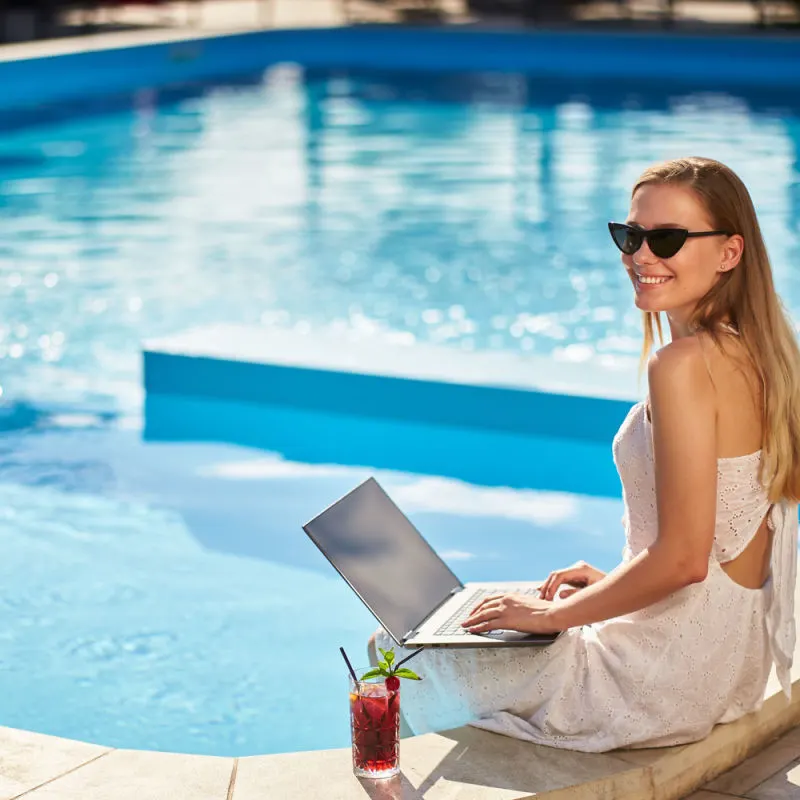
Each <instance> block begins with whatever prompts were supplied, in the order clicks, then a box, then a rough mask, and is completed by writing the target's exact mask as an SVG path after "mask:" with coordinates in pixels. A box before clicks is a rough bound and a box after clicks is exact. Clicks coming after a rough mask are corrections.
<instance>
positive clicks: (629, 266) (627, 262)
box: [622, 254, 633, 272]
mask: <svg viewBox="0 0 800 800" xmlns="http://www.w3.org/2000/svg"><path fill="white" fill-rule="evenodd" d="M622 266H623V267H625V269H626V270H628V272H633V256H626V255H624V254H623V256H622Z"/></svg>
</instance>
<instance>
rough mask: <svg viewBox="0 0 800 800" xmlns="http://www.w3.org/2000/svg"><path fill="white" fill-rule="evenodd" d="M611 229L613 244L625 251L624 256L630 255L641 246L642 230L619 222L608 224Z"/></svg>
mask: <svg viewBox="0 0 800 800" xmlns="http://www.w3.org/2000/svg"><path fill="white" fill-rule="evenodd" d="M608 229H609V230H610V231H611V238H612V239H613V240H614V244H615V245H616V246H617V247H618V248H619V249H620V250H622V252H623V253H625V255H626V256H632V255H633V254H634V253H635V252H636V251H637V250H638V249H639V248H640V247H641V246H642V239H643V236H642V232H641V231H639V230H636V228H631V227H630V226H629V225H622V224H621V223H612V224H611V225H609V226H608Z"/></svg>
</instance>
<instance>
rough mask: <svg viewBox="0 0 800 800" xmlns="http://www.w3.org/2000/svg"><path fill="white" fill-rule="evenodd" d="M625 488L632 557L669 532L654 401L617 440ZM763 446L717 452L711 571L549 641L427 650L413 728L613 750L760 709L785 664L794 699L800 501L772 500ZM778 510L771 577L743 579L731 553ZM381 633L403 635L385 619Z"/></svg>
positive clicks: (677, 737) (405, 704) (657, 741)
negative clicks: (651, 411)
mask: <svg viewBox="0 0 800 800" xmlns="http://www.w3.org/2000/svg"><path fill="white" fill-rule="evenodd" d="M613 449H614V460H615V463H616V465H617V469H618V471H619V474H620V478H621V480H622V485H623V500H624V508H625V513H624V515H623V519H622V521H623V528H624V531H625V547H624V549H623V559H624V560H628V559H631V558H633V557H634V556H635V555H636V554H637V553H640V552H641V551H642V550H643V549H644V548H646V547H648V546H649V545H651V544H652V543H653V542H654V541H655V539H656V537H657V534H658V526H657V514H656V489H655V470H654V462H653V449H652V437H651V431H650V426H649V423H648V422H647V419H646V415H645V411H644V405H643V404H637V405H636V406H634V407H633V408H632V409H631V411H630V413H629V414H628V416H627V418H626V419H625V421H624V422H623V424H622V426H621V427H620V430H619V432H618V433H617V436H616V437H615V439H614V446H613ZM759 463H760V453H753V454H750V455H748V456H743V457H740V458H733V459H720V460H719V462H718V500H717V519H716V530H715V537H714V545H713V549H712V553H711V555H710V558H709V570H708V576H707V577H706V579H705V580H704V581H703V582H702V583H697V584H692V585H691V586H687V587H686V588H684V589H681V590H679V591H676V592H674V593H673V594H671V595H669V596H668V597H666V598H664V599H663V600H660V601H659V602H657V603H655V604H653V605H651V606H648V607H647V608H644V609H642V610H640V611H636V612H634V613H632V614H626V615H624V616H620V617H615V618H613V619H609V620H605V621H603V622H599V623H595V624H593V625H584V626H583V627H580V628H571V629H570V630H568V631H566V632H565V633H564V634H562V636H561V637H559V639H557V640H556V642H555V643H553V644H552V645H550V646H548V647H543V648H538V647H530V648H501V649H488V648H487V649H450V648H439V649H436V648H432V649H426V650H425V651H423V652H422V653H421V654H420V655H418V656H416V658H415V659H414V665H415V666H414V669H415V670H416V671H417V672H419V674H420V675H423V676H424V680H423V681H422V682H419V683H417V682H415V681H404V682H403V684H404V685H403V688H402V690H401V694H402V698H401V707H402V709H403V713H404V715H405V717H406V719H407V720H408V722H409V724H410V726H411V728H412V729H413V730H414V732H415V733H423V732H426V731H431V730H442V729H445V728H449V727H455V726H458V725H463V724H466V723H469V724H471V725H474V726H476V727H479V728H484V729H486V730H490V731H495V732H497V733H502V734H505V735H507V736H513V737H516V738H519V739H526V740H528V741H532V742H536V743H539V744H546V745H550V746H552V747H561V748H566V749H572V750H582V751H585V752H605V751H608V750H613V749H616V748H620V747H626V748H641V747H658V746H666V745H677V744H682V743H686V742H691V741H696V740H698V739H702V738H704V737H705V736H707V735H708V733H709V732H710V731H711V729H712V727H713V726H714V725H715V724H717V723H720V722H731V721H733V720H735V719H737V718H738V717H740V716H742V715H744V714H747V713H749V712H751V711H756V710H758V709H759V708H761V705H762V703H763V698H764V690H765V687H766V683H767V679H768V677H769V672H770V669H771V666H772V663H773V661H774V663H775V665H776V668H777V673H778V677H779V679H780V682H781V685H782V687H783V689H784V692H786V693H787V694H788V695H789V696H791V684H790V677H789V669H790V667H791V659H792V653H793V651H794V636H795V627H794V605H793V599H794V588H795V580H796V569H797V505H794V504H788V503H779V504H776V505H774V506H770V504H769V502H768V500H767V496H766V492H765V490H764V487H762V486H761V485H760V483H759V480H758V469H759ZM767 515H768V520H769V524H770V525H771V527H772V529H773V531H774V536H773V545H772V547H773V549H772V560H771V575H770V578H769V579H768V580H767V582H766V583H765V584H764V586H763V587H761V588H760V589H748V588H745V587H743V586H741V585H739V584H738V583H736V582H735V581H734V580H732V579H731V578H730V577H729V576H728V575H727V573H726V572H725V571H724V570H723V569H722V567H721V566H720V564H722V563H725V562H726V561H730V560H732V559H734V558H735V557H736V556H737V555H738V554H739V553H741V552H742V551H743V550H744V549H745V547H746V546H747V544H748V543H749V541H750V539H751V538H752V537H753V536H754V535H755V533H756V532H757V531H758V528H759V527H760V524H761V522H762V520H763V519H764V517H765V516H767ZM377 643H378V645H379V646H380V647H384V648H388V647H391V646H393V645H394V643H393V642H392V641H391V639H390V638H389V636H388V634H386V633H385V631H382V630H379V631H378V634H377Z"/></svg>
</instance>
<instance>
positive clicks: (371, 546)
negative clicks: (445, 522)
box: [303, 478, 462, 642]
mask: <svg viewBox="0 0 800 800" xmlns="http://www.w3.org/2000/svg"><path fill="white" fill-rule="evenodd" d="M303 529H304V530H305V532H306V533H307V534H308V535H309V537H310V538H311V539H312V541H313V542H314V543H315V544H316V545H317V547H319V549H320V550H321V551H322V553H323V554H324V555H325V556H326V558H327V559H328V560H329V561H330V562H331V564H333V566H334V567H336V569H337V570H338V571H339V573H340V574H341V576H342V577H343V578H344V579H345V580H346V581H347V582H348V583H349V584H350V586H351V587H352V588H353V590H354V591H355V592H356V594H357V595H358V596H359V597H360V598H361V599H362V600H363V601H364V603H365V605H366V606H367V607H368V608H369V609H370V611H372V613H373V614H374V615H375V616H376V617H377V619H378V621H379V622H380V623H381V625H383V627H384V628H385V629H386V631H387V632H388V633H389V634H390V635H391V636H392V638H393V639H394V640H395V641H397V642H400V641H402V639H403V638H404V636H405V635H406V634H407V633H409V631H412V630H413V629H414V628H416V627H417V626H418V625H419V623H420V622H422V621H423V620H424V619H425V618H426V617H427V616H428V615H429V614H430V613H431V611H433V610H434V609H435V608H436V607H437V606H439V604H440V603H441V602H442V601H443V600H445V599H446V598H447V597H448V596H449V595H450V592H451V591H452V590H453V589H455V588H460V587H461V585H462V584H461V582H460V581H459V580H458V578H456V576H455V575H454V574H453V573H452V572H451V571H450V570H449V569H448V567H447V565H446V564H445V563H444V561H442V559H441V558H439V556H438V555H436V553H435V552H434V551H433V549H432V548H431V546H430V545H429V544H428V543H427V542H426V541H425V539H423V538H422V536H421V535H420V533H419V531H418V530H417V529H416V528H415V527H414V526H413V525H412V524H411V522H410V521H409V520H408V518H407V517H406V516H405V514H403V512H402V511H400V509H399V508H398V507H397V506H396V505H395V504H394V502H393V501H392V500H391V499H390V498H389V496H388V495H387V494H386V492H385V491H384V490H383V489H382V488H381V486H380V485H379V484H378V482H377V481H376V480H375V479H374V478H370V479H369V480H367V481H365V482H364V483H362V484H361V485H360V486H358V487H356V488H355V489H353V491H352V492H350V493H349V494H347V495H345V496H344V497H343V498H341V500H338V501H337V502H336V503H334V504H333V505H332V506H331V507H330V508H328V509H326V510H325V511H323V512H322V513H321V514H320V515H319V516H317V517H315V518H314V519H312V520H311V522H308V523H307V524H305V525H304V526H303Z"/></svg>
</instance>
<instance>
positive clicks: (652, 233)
mask: <svg viewBox="0 0 800 800" xmlns="http://www.w3.org/2000/svg"><path fill="white" fill-rule="evenodd" d="M615 230H618V231H619V230H624V231H626V233H627V235H630V234H631V233H633V234H635V235H636V236H639V237H640V240H639V244H638V245H637V246H636V248H635V249H633V250H631V251H630V252H628V251H627V250H623V248H622V247H621V246H620V244H619V242H617V239H616V237H615V236H614V231H615ZM608 232H609V233H610V234H611V239H612V241H613V242H614V244H615V245H616V246H617V249H618V250H619V251H620V252H621V253H624V254H625V255H626V256H632V255H633V254H634V253H636V252H638V251H639V249H640V248H641V246H642V245H643V244H644V242H645V240H647V246H648V247H649V248H650V250H651V252H652V253H653V255H654V256H656V258H672V257H673V256H674V255H676V254H677V253H678V252H679V251H680V249H681V248H682V247H683V246H684V245H685V244H686V240H687V239H698V238H700V237H701V236H732V235H733V234H731V233H730V232H729V231H688V230H687V229H686V228H651V229H650V230H645V229H644V228H637V227H635V226H634V225H628V224H626V223H624V222H609V223H608ZM675 233H680V234H681V235H682V237H683V238H682V239H681V242H680V244H679V245H678V246H677V247H676V248H675V250H674V251H673V252H671V253H669V254H668V255H667V254H663V253H658V252H657V251H658V245H656V247H655V248H653V242H658V241H659V240H664V239H666V238H668V236H669V234H675Z"/></svg>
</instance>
